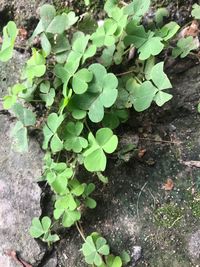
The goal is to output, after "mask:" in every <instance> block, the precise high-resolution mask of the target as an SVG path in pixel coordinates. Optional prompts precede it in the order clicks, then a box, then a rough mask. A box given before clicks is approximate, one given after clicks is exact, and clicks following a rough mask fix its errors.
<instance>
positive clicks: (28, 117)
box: [12, 103, 36, 127]
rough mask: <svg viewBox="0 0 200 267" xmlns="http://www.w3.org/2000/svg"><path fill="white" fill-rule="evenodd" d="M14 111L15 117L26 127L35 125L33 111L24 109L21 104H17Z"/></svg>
mask: <svg viewBox="0 0 200 267" xmlns="http://www.w3.org/2000/svg"><path fill="white" fill-rule="evenodd" d="M12 110H13V112H14V113H15V116H16V117H17V118H18V120H20V121H21V122H22V124H23V125H24V126H25V127H26V126H31V125H35V122H36V117H35V114H34V113H33V112H32V111H31V110H29V109H27V108H24V107H23V106H22V105H21V104H19V103H16V104H15V105H14V106H13V108H12Z"/></svg>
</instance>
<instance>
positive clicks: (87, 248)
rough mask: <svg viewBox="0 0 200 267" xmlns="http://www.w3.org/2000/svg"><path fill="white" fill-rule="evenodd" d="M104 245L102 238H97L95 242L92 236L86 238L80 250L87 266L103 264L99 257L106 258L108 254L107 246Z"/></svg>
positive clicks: (104, 241)
mask: <svg viewBox="0 0 200 267" xmlns="http://www.w3.org/2000/svg"><path fill="white" fill-rule="evenodd" d="M106 243H107V242H106V240H105V239H104V238H103V237H98V238H97V240H96V242H94V240H93V238H92V236H88V237H87V238H86V240H85V243H84V244H83V246H82V249H81V250H82V252H83V255H84V256H85V261H86V262H87V263H88V264H95V265H96V266H100V265H101V264H102V263H103V262H102V257H101V255H104V256H106V255H108V254H109V252H110V249H109V246H108V245H107V244H106Z"/></svg>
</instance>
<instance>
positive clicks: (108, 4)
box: [104, 0, 119, 16]
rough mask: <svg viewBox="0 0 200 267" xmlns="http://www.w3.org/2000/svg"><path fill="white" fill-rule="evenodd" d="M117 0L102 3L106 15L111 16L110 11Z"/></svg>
mask: <svg viewBox="0 0 200 267" xmlns="http://www.w3.org/2000/svg"><path fill="white" fill-rule="evenodd" d="M118 2H119V1H118V0H107V1H106V2H105V5H104V10H105V11H106V13H107V14H108V16H111V13H112V11H113V9H114V8H115V7H116V6H117V4H118Z"/></svg>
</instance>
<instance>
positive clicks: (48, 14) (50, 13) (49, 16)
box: [40, 4, 56, 30]
mask: <svg viewBox="0 0 200 267" xmlns="http://www.w3.org/2000/svg"><path fill="white" fill-rule="evenodd" d="M55 16H56V10H55V8H54V6H52V5H49V4H45V5H43V6H41V7H40V17H41V22H42V26H43V28H44V30H46V29H47V27H48V26H49V24H50V23H51V21H52V20H53V19H54V17H55Z"/></svg>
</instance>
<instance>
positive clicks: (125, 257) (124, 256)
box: [120, 250, 131, 265]
mask: <svg viewBox="0 0 200 267" xmlns="http://www.w3.org/2000/svg"><path fill="white" fill-rule="evenodd" d="M120 257H121V259H122V262H123V264H124V265H125V264H128V263H129V262H130V261H131V257H130V255H129V254H128V253H127V252H126V251H125V250H123V251H122V253H121V255H120Z"/></svg>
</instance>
